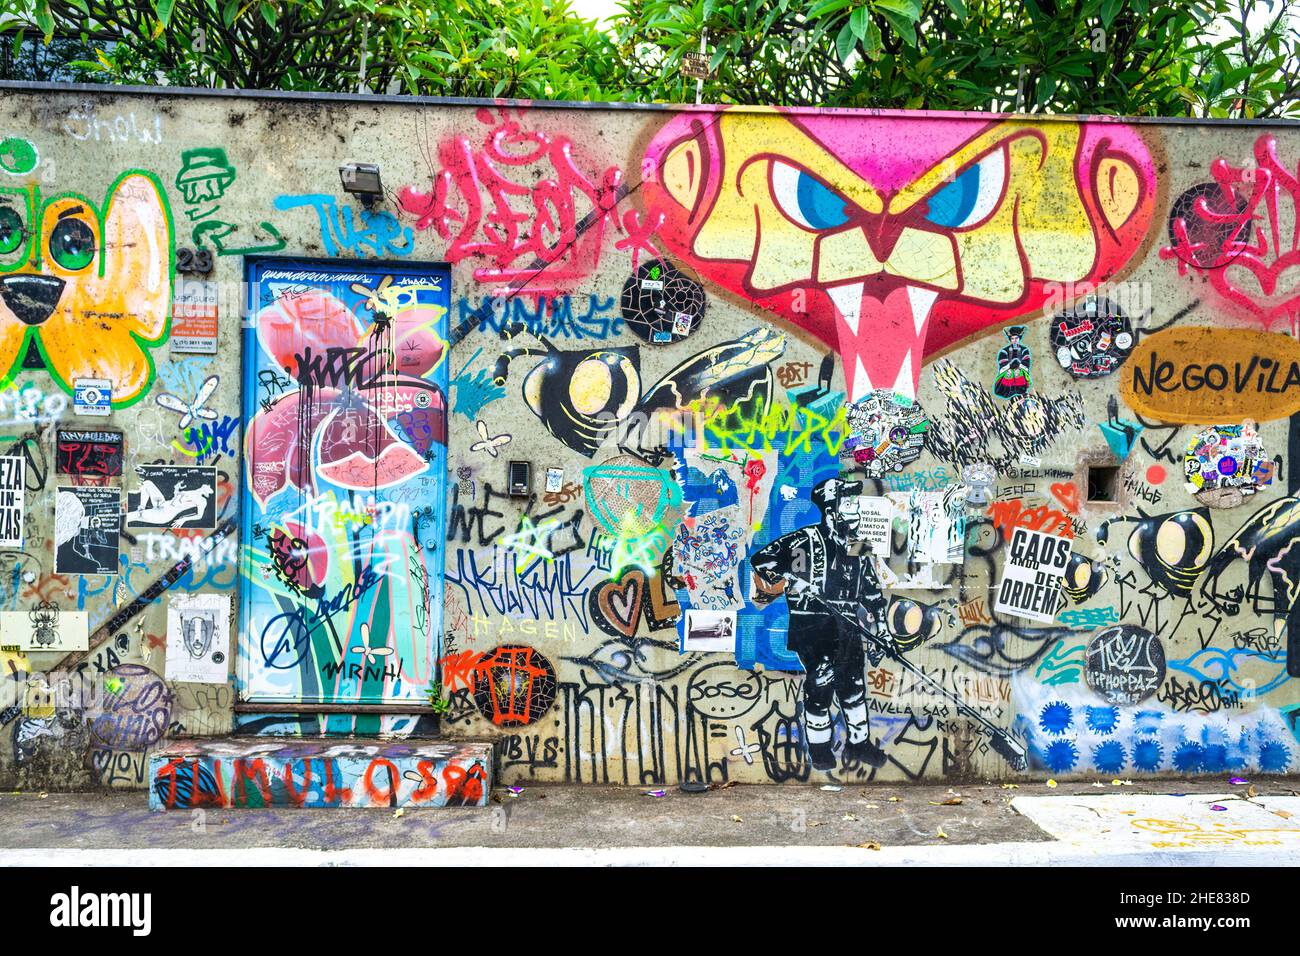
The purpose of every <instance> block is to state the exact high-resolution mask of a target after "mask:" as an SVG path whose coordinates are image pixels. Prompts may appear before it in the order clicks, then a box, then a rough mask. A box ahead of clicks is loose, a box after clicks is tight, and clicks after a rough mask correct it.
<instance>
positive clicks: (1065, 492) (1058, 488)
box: [1052, 481, 1079, 512]
mask: <svg viewBox="0 0 1300 956" xmlns="http://www.w3.org/2000/svg"><path fill="white" fill-rule="evenodd" d="M1052 497H1054V498H1055V499H1056V500H1057V501H1059V502H1060V503H1061V505H1062V506H1063V507H1064V508H1065V510H1066V511H1071V512H1077V511H1078V510H1079V489H1078V488H1077V487H1075V484H1074V482H1072V481H1071V482H1061V483H1059V484H1055V485H1052Z"/></svg>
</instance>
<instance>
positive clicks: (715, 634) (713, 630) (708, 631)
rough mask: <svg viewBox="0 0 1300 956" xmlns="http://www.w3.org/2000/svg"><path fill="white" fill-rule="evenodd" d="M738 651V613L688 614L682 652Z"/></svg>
mask: <svg viewBox="0 0 1300 956" xmlns="http://www.w3.org/2000/svg"><path fill="white" fill-rule="evenodd" d="M735 649H736V612H735V611H700V610H695V609H690V610H688V611H687V612H686V628H685V632H684V635H683V637H682V651H683V652H684V653H686V654H693V653H696V652H706V653H707V652H719V651H721V652H726V653H731V652H733V651H735Z"/></svg>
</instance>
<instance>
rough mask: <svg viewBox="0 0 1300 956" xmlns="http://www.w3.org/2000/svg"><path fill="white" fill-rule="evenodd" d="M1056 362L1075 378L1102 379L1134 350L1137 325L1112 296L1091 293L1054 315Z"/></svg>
mask: <svg viewBox="0 0 1300 956" xmlns="http://www.w3.org/2000/svg"><path fill="white" fill-rule="evenodd" d="M1051 341H1052V349H1053V351H1055V353H1056V361H1058V362H1059V363H1061V368H1063V369H1065V370H1066V371H1067V372H1069V373H1070V374H1071V375H1073V376H1074V377H1075V378H1101V377H1102V376H1104V375H1109V374H1110V373H1111V372H1113V371H1115V369H1117V368H1119V367H1120V365H1121V364H1123V362H1124V359H1126V358H1128V355H1129V353H1130V352H1131V351H1132V350H1133V343H1134V339H1133V324H1132V323H1131V322H1130V321H1129V320H1128V316H1126V315H1125V314H1124V311H1123V310H1122V309H1121V308H1120V307H1119V306H1118V305H1116V304H1115V303H1114V302H1112V301H1110V299H1106V298H1101V299H1099V298H1097V297H1096V296H1095V295H1090V296H1087V297H1086V298H1085V299H1084V300H1083V301H1082V302H1079V303H1076V304H1075V306H1074V307H1073V308H1070V309H1066V310H1065V311H1063V312H1058V313H1057V314H1056V315H1055V316H1053V318H1052V332H1051Z"/></svg>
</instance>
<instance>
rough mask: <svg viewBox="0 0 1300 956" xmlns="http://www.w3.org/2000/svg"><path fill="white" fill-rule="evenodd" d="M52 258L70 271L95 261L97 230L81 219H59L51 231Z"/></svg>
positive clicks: (77, 270) (75, 270)
mask: <svg viewBox="0 0 1300 956" xmlns="http://www.w3.org/2000/svg"><path fill="white" fill-rule="evenodd" d="M50 258H51V259H53V260H54V261H55V262H57V263H58V264H59V265H60V266H62V267H63V268H64V269H67V270H68V271H69V272H79V271H80V270H82V269H84V268H86V267H87V266H88V265H90V264H91V263H92V262H94V261H95V232H94V230H92V229H91V228H90V226H89V225H87V224H86V223H84V222H82V221H81V220H80V219H74V218H68V219H62V220H60V221H59V223H58V225H56V226H55V227H54V230H53V231H52V232H51V233H50Z"/></svg>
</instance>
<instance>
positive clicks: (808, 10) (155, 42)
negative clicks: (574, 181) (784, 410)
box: [0, 0, 1300, 116]
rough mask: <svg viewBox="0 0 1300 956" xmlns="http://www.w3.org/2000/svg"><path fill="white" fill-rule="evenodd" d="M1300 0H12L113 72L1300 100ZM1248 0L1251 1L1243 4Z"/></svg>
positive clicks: (1257, 103) (201, 79)
mask: <svg viewBox="0 0 1300 956" xmlns="http://www.w3.org/2000/svg"><path fill="white" fill-rule="evenodd" d="M1295 2H1296V0H1257V2H1254V3H1249V2H1247V0H1237V2H1236V3H1235V4H1234V3H1230V2H1229V0H1075V2H1073V3H1066V2H1057V0H990V2H983V0H867V2H862V0H813V2H808V0H623V2H622V5H621V7H620V9H619V11H618V12H617V13H616V14H615V15H614V16H613V17H612V18H611V19H610V20H609V21H608V22H607V23H605V24H603V25H597V24H595V23H593V22H591V21H588V20H584V19H582V18H580V17H578V16H576V15H575V14H574V13H573V11H572V10H571V8H570V7H569V6H568V0H383V2H380V0H260V2H259V0H18V12H17V14H13V15H11V16H10V19H8V20H5V21H0V31H2V32H3V33H4V34H5V35H6V36H8V38H9V43H10V55H9V59H8V62H9V64H11V66H10V70H9V72H10V75H11V76H16V77H19V78H21V77H22V76H23V75H24V74H23V71H22V66H23V64H24V63H26V62H27V59H28V58H29V57H27V56H25V55H24V51H30V50H31V48H32V44H33V43H41V42H44V41H45V40H47V39H49V38H56V40H57V39H60V38H61V40H62V42H63V43H65V44H69V45H71V47H73V48H74V49H76V48H80V49H82V50H84V51H86V52H85V53H84V54H82V55H83V56H84V57H85V58H84V59H77V60H74V61H73V62H71V63H69V64H68V65H67V67H66V69H65V70H64V71H63V73H64V75H65V76H66V75H67V74H69V73H71V74H74V75H77V76H88V77H90V78H93V79H98V80H100V81H105V82H120V83H151V84H152V83H159V82H166V83H170V84H176V85H186V86H225V87H239V88H262V89H298V90H332V91H344V90H353V91H355V90H358V89H365V90H369V91H373V92H385V91H387V92H403V93H420V94H433V95H449V96H500V97H524V98H537V99H542V98H545V99H570V100H601V99H615V100H640V101H668V102H684V101H691V100H693V99H694V97H695V93H696V83H695V80H694V79H692V78H691V77H688V76H686V75H684V73H683V70H682V65H683V55H684V54H687V53H694V52H697V51H698V50H699V49H700V45H701V39H702V38H703V39H704V44H705V47H706V51H707V54H708V56H709V66H710V76H709V78H708V79H707V80H706V81H705V82H704V88H703V99H704V101H706V102H721V103H778V104H788V105H795V104H813V105H824V106H861V107H907V108H924V109H961V110H987V109H996V110H1013V109H1019V110H1025V111H1050V112H1064V113H1115V114H1127V115H1167V116H1179V115H1182V116H1282V115H1286V116H1295V115H1300V102H1298V100H1300V97H1297V92H1298V91H1300V16H1297V11H1296V10H1295V9H1294V8H1292V7H1291V4H1293V3H1295ZM1249 11H1253V13H1252V15H1251V17H1250V21H1249V22H1247V16H1246V14H1247V12H1249Z"/></svg>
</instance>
